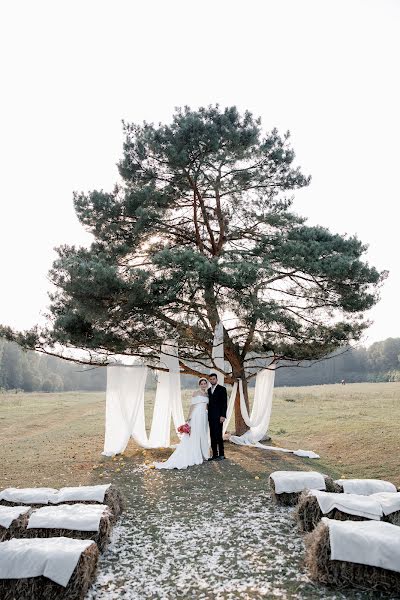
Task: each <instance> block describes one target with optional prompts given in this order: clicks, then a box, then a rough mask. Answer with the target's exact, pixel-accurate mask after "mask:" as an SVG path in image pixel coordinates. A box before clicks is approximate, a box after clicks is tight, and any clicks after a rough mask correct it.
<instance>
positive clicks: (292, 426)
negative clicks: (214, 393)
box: [0, 383, 400, 486]
mask: <svg viewBox="0 0 400 600" xmlns="http://www.w3.org/2000/svg"><path fill="white" fill-rule="evenodd" d="M190 395H191V392H190V391H189V390H186V391H185V392H184V394H183V397H184V405H185V409H186V408H187V404H188V401H189V398H190ZM104 399H105V395H104V394H103V393H84V392H70V393H60V394H2V395H0V439H1V441H2V460H1V466H0V482H1V485H3V486H4V485H33V484H34V485H39V484H40V485H44V484H46V485H52V486H53V485H55V486H59V485H62V484H69V483H71V482H78V483H84V482H86V481H88V480H89V479H90V477H91V475H92V467H93V465H96V464H98V463H99V461H100V453H101V450H102V444H103V433H104ZM153 400H154V393H152V392H148V393H147V396H146V409H147V410H146V418H147V424H148V425H149V423H150V419H151V412H152V405H153ZM399 423H400V383H379V384H371V383H365V384H363V383H362V384H348V385H345V386H342V385H324V386H310V387H303V388H277V389H276V390H275V394H274V404H273V410H272V418H271V424H270V435H271V437H272V443H273V444H274V445H277V446H284V447H287V448H291V449H297V448H302V449H305V450H314V451H315V452H318V454H320V455H321V461H318V464H319V465H320V467H321V468H324V469H325V470H326V471H329V472H331V473H332V474H337V475H339V476H341V475H344V476H346V477H380V478H387V479H390V480H391V481H393V482H394V483H395V484H396V485H398V486H400V465H399V459H398V456H399V450H400V434H399ZM231 425H232V426H233V423H232V424H231ZM129 448H130V451H132V452H134V451H135V446H134V444H133V443H132V444H131V445H130V447H129ZM314 464H315V463H314Z"/></svg>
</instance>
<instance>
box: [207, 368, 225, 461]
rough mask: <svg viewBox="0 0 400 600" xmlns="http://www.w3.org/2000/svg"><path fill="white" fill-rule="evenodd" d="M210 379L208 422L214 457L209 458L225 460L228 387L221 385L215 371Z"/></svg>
mask: <svg viewBox="0 0 400 600" xmlns="http://www.w3.org/2000/svg"><path fill="white" fill-rule="evenodd" d="M209 381H210V383H211V387H210V388H208V398H209V401H208V423H209V426H210V437H211V450H212V457H211V458H209V459H208V460H223V459H224V458H225V456H224V441H223V439H222V426H223V423H224V421H225V419H226V408H227V404H228V396H227V393H226V387H224V386H223V385H219V383H218V377H217V375H216V374H215V373H211V375H210V376H209Z"/></svg>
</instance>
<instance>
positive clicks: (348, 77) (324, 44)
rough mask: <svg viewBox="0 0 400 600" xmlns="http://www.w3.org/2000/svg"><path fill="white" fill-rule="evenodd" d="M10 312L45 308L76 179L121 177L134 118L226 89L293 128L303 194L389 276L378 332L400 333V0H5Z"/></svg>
mask: <svg viewBox="0 0 400 600" xmlns="http://www.w3.org/2000/svg"><path fill="white" fill-rule="evenodd" d="M0 23H1V25H0V53H1V67H0V77H1V94H0V103H1V106H0V165H1V170H0V202H1V213H0V218H1V221H0V257H1V258H0V261H1V262H0V282H1V294H0V323H1V324H5V325H11V326H13V327H16V328H19V329H25V328H29V327H31V326H32V325H34V324H35V323H37V322H40V321H41V320H42V317H41V313H42V312H43V311H44V310H45V308H46V306H47V304H48V301H47V291H48V289H49V283H48V280H47V272H48V270H49V268H50V267H51V264H52V261H53V260H54V258H55V253H54V251H53V247H54V246H58V245H60V244H64V243H65V244H76V245H81V244H85V243H88V241H89V236H88V235H87V234H86V233H85V232H84V230H83V229H82V227H81V226H80V224H79V223H78V220H77V218H76V217H75V214H74V211H73V206H72V192H73V190H79V191H81V190H83V191H88V190H91V189H96V188H97V189H101V188H103V189H105V190H110V189H111V188H112V187H113V185H114V183H115V181H116V179H117V169H116V163H117V161H118V160H119V158H120V157H121V155H122V140H123V138H122V127H121V120H122V119H124V120H127V121H132V122H141V121H143V120H144V119H145V120H147V121H152V122H155V123H158V122H159V121H164V122H168V121H169V120H170V119H171V115H172V113H173V110H174V107H175V106H183V105H185V104H187V105H189V106H191V107H192V108H198V107H199V106H204V105H208V104H210V103H212V104H213V103H216V102H218V103H219V104H220V105H221V106H231V105H237V106H238V108H239V109H240V110H245V109H249V110H251V111H252V112H253V113H254V114H255V115H257V116H261V117H262V121H263V125H264V127H265V128H266V129H271V128H272V127H274V126H276V127H278V129H279V130H280V131H281V133H283V132H284V131H286V130H287V129H289V130H290V131H291V133H292V145H293V147H294V149H295V151H296V163H297V164H299V165H300V166H301V167H302V169H303V172H304V173H307V174H311V175H312V182H311V185H310V186H309V187H308V188H307V189H305V190H301V191H300V192H297V193H296V202H295V209H296V211H297V212H299V213H301V214H303V215H305V216H307V217H309V221H310V223H312V224H315V223H318V224H321V225H324V226H327V227H329V228H330V229H331V230H332V231H336V232H339V233H345V232H347V233H348V234H357V235H358V236H359V237H360V239H361V240H362V241H363V242H365V243H368V244H369V251H368V260H369V261H370V262H371V263H372V264H374V265H375V266H376V267H377V268H379V269H383V268H385V269H389V271H390V277H389V279H388V281H387V282H386V284H385V286H384V288H383V290H382V299H381V302H380V303H379V305H378V306H377V307H375V308H374V309H373V310H372V311H371V313H370V315H369V316H370V318H371V319H372V320H374V325H372V327H371V328H370V329H369V331H368V334H367V336H366V338H365V343H366V344H370V343H372V342H374V341H377V340H380V339H384V338H386V337H389V336H393V337H395V336H400V321H399V319H398V316H397V315H398V298H399V297H400V261H399V255H400V253H399V250H398V247H399V238H400V226H399V217H400V209H399V196H400V169H399V145H400V117H399V112H400V108H399V107H400V83H399V64H400V35H399V32H400V1H399V0H375V1H371V0H332V1H327V0H326V1H324V0H315V1H314V0H293V1H288V0H260V1H258V0H246V1H244V0H241V1H239V0H237V1H235V0H213V1H210V0H202V1H201V2H200V1H198V2H194V1H192V2H190V1H188V0H184V1H183V0H182V1H181V0H157V1H154V0H146V1H144V0H143V1H142V2H135V1H134V0H129V1H125V0H108V1H102V0H79V1H76V0H58V1H54V0H50V1H43V0H35V1H34V2H32V1H31V0H29V1H18V0H17V1H15V2H12V1H11V0H9V1H8V2H7V1H4V2H3V3H2V4H1V8H0Z"/></svg>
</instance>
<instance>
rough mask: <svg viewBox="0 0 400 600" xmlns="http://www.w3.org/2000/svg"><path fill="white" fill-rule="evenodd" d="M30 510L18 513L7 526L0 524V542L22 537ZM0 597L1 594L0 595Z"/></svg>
mask: <svg viewBox="0 0 400 600" xmlns="http://www.w3.org/2000/svg"><path fill="white" fill-rule="evenodd" d="M30 512H31V511H28V512H26V513H25V514H23V515H20V516H19V517H17V518H16V519H14V521H12V523H11V525H10V526H9V527H7V528H6V527H2V526H1V525H0V542H6V541H7V540H11V539H12V538H17V537H22V536H21V532H23V531H24V530H25V529H26V526H27V525H28V519H29V514H30ZM0 598H1V596H0Z"/></svg>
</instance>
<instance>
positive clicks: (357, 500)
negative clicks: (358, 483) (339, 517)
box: [309, 490, 383, 521]
mask: <svg viewBox="0 0 400 600" xmlns="http://www.w3.org/2000/svg"><path fill="white" fill-rule="evenodd" d="M309 494H310V495H311V496H315V497H316V499H317V501H318V504H319V507H320V509H321V511H322V514H324V515H326V514H327V513H329V512H330V511H331V510H333V509H334V508H336V509H338V510H340V511H341V512H343V513H346V514H348V515H356V516H359V517H364V518H366V519H373V520H375V521H380V519H381V518H382V515H383V511H382V507H381V505H380V503H379V501H378V500H377V499H373V498H372V496H360V495H356V494H336V493H333V492H324V491H320V490H310V491H309Z"/></svg>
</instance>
